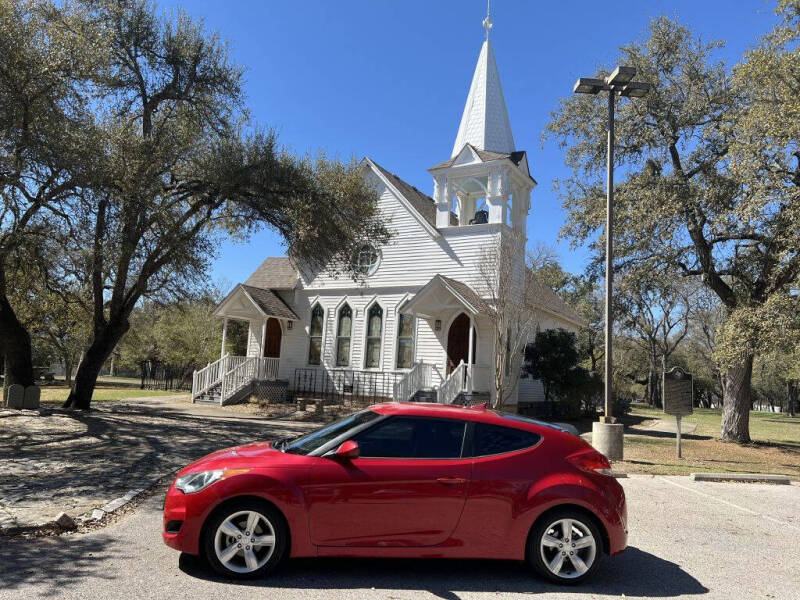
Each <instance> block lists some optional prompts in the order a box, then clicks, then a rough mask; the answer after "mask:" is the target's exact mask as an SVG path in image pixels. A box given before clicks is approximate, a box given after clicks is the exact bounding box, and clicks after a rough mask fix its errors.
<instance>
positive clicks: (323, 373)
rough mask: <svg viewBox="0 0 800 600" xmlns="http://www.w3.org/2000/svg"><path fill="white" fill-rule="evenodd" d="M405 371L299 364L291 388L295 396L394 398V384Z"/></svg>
mask: <svg viewBox="0 0 800 600" xmlns="http://www.w3.org/2000/svg"><path fill="white" fill-rule="evenodd" d="M404 375H405V373H396V372H391V371H359V370H354V369H331V370H328V369H325V368H323V367H320V368H308V367H307V368H298V369H295V370H294V380H293V382H292V388H291V389H292V394H293V395H294V397H295V398H305V399H307V400H312V399H313V400H325V401H327V402H331V403H334V404H345V403H347V402H350V403H352V404H371V403H376V402H386V401H388V400H391V399H392V397H393V390H394V387H395V385H396V384H397V382H398V381H399V380H400V379H402V378H403V376H404Z"/></svg>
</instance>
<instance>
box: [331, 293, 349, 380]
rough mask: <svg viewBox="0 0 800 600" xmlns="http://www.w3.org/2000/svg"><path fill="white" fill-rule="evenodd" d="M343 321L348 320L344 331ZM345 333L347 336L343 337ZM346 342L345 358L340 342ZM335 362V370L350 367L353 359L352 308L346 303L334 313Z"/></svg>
mask: <svg viewBox="0 0 800 600" xmlns="http://www.w3.org/2000/svg"><path fill="white" fill-rule="evenodd" d="M343 319H349V323H347V325H348V326H347V329H346V331H343V327H342V325H343ZM343 333H346V334H347V335H343ZM345 340H347V357H346V358H345V357H343V352H342V344H341V342H343V341H345ZM335 350H336V355H335V360H334V363H335V365H336V368H346V367H349V366H350V362H351V359H352V357H353V308H352V307H351V306H350V304H348V303H347V302H344V303H342V305H341V306H340V307H339V309H338V310H337V311H336V339H335Z"/></svg>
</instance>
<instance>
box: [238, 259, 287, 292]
mask: <svg viewBox="0 0 800 600" xmlns="http://www.w3.org/2000/svg"><path fill="white" fill-rule="evenodd" d="M245 285H251V286H253V287H257V288H261V289H264V290H268V289H272V290H293V289H294V288H295V286H296V285H297V269H295V268H294V266H293V265H292V262H291V260H289V259H288V258H286V257H270V258H268V259H267V260H265V261H264V262H263V263H261V264H260V265H259V267H258V268H257V269H256V270H255V271H253V274H252V275H250V277H248V278H247V281H245Z"/></svg>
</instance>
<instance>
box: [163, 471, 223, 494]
mask: <svg viewBox="0 0 800 600" xmlns="http://www.w3.org/2000/svg"><path fill="white" fill-rule="evenodd" d="M223 473H224V471H223V470H222V469H219V470H217V471H202V472H200V473H189V474H188V475H184V476H183V477H178V478H177V479H176V480H175V487H176V488H178V489H179V490H180V491H182V492H183V493H184V494H192V493H194V492H199V491H200V490H202V489H205V488H207V487H208V486H210V485H211V484H212V483H214V482H215V481H218V480H220V479H222V474H223Z"/></svg>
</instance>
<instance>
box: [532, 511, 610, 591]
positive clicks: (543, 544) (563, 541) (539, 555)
mask: <svg viewBox="0 0 800 600" xmlns="http://www.w3.org/2000/svg"><path fill="white" fill-rule="evenodd" d="M602 554H603V538H602V536H601V535H600V531H599V530H598V528H597V525H595V523H594V521H593V520H592V519H591V518H589V517H587V516H586V514H585V513H583V512H581V511H578V510H574V509H569V508H565V509H560V510H556V511H553V512H551V513H548V514H547V515H546V516H545V518H543V519H540V520H539V521H538V522H537V523H536V525H535V526H534V528H533V531H532V532H531V536H530V538H529V539H528V560H529V561H530V562H531V564H532V565H533V566H534V567H535V568H536V570H537V571H539V573H541V574H542V575H543V576H544V577H546V578H547V579H549V580H551V581H556V582H558V583H565V584H577V583H581V582H582V581H586V580H587V579H588V578H589V577H591V576H592V575H593V574H594V573H595V571H596V570H597V567H598V565H599V563H600V559H601V557H602Z"/></svg>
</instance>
